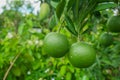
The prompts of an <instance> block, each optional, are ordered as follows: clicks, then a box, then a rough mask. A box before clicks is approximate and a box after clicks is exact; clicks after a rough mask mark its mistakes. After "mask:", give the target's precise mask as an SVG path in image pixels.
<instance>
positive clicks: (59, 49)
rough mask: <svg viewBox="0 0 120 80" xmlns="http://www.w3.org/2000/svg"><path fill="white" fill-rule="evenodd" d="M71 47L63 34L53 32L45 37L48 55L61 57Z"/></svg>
mask: <svg viewBox="0 0 120 80" xmlns="http://www.w3.org/2000/svg"><path fill="white" fill-rule="evenodd" d="M68 49H69V42H68V40H67V38H66V36H64V35H63V34H60V33H55V32H51V33H48V34H47V35H46V37H45V39H44V46H43V50H44V52H45V53H47V54H48V55H50V56H52V57H55V58H60V57H63V56H64V55H65V54H66V53H67V51H68Z"/></svg>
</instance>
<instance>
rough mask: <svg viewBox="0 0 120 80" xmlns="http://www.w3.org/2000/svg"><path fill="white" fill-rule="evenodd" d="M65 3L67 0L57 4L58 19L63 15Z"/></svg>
mask: <svg viewBox="0 0 120 80" xmlns="http://www.w3.org/2000/svg"><path fill="white" fill-rule="evenodd" d="M65 4H66V1H65V0H62V1H61V2H60V3H59V4H58V5H57V8H56V14H57V17H58V19H60V17H61V15H62V13H63V11H64V7H65Z"/></svg>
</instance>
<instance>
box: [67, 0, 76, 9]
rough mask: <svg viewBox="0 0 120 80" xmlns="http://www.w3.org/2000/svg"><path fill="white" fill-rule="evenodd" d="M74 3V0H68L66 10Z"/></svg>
mask: <svg viewBox="0 0 120 80" xmlns="http://www.w3.org/2000/svg"><path fill="white" fill-rule="evenodd" d="M74 3H75V0H69V2H68V5H67V11H68V10H69V9H70V8H71V7H72V6H73V4H74Z"/></svg>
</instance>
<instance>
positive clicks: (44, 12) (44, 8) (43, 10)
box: [39, 3, 50, 20]
mask: <svg viewBox="0 0 120 80" xmlns="http://www.w3.org/2000/svg"><path fill="white" fill-rule="evenodd" d="M49 13H50V7H49V5H48V4H47V3H42V4H41V6H40V14H39V17H40V20H44V19H45V18H47V17H48V15H49Z"/></svg>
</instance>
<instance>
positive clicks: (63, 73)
mask: <svg viewBox="0 0 120 80" xmlns="http://www.w3.org/2000/svg"><path fill="white" fill-rule="evenodd" d="M66 68H67V67H66V66H65V65H63V66H62V67H61V68H60V74H61V76H64V75H65V73H66Z"/></svg>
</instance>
